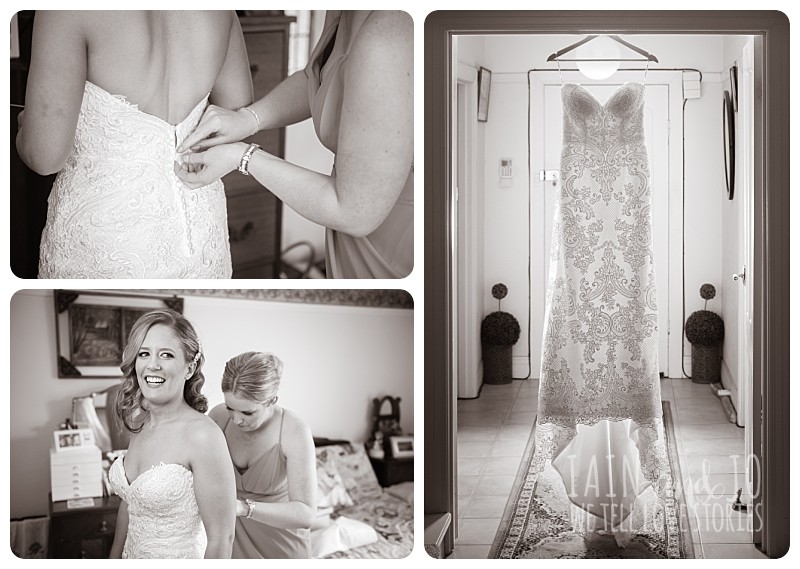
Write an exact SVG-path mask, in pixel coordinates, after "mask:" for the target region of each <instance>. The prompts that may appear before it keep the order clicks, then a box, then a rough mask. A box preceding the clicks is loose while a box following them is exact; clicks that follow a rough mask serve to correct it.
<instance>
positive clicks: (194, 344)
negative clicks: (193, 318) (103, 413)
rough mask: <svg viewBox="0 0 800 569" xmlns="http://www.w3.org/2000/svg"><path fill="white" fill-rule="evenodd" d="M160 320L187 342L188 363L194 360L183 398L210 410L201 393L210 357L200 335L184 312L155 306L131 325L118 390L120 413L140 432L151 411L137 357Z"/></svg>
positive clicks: (131, 428) (118, 414) (197, 406)
mask: <svg viewBox="0 0 800 569" xmlns="http://www.w3.org/2000/svg"><path fill="white" fill-rule="evenodd" d="M156 324H163V325H165V326H169V327H170V328H172V330H173V332H175V335H176V336H178V339H179V340H180V341H181V344H183V357H184V359H185V360H186V362H187V363H194V371H193V373H192V376H191V377H190V378H189V379H188V380H186V382H185V383H184V385H183V398H184V400H185V401H186V403H188V404H189V406H190V407H192V408H194V409H196V410H197V411H199V412H200V413H205V412H206V410H208V400H207V399H206V396H205V395H203V394H202V393H201V390H202V388H203V384H204V383H205V381H206V379H205V376H203V371H202V370H203V363H205V361H206V358H205V355H204V354H203V352H202V351H201V350H200V341H199V340H198V338H197V332H195V330H194V327H193V326H192V323H191V322H189V320H187V319H186V317H184V316H183V315H182V314H180V313H178V312H176V311H174V310H171V309H169V308H162V309H158V310H153V311H152V312H148V313H147V314H144V315H142V316H141V317H140V318H139V319H138V320H137V321H136V323H135V324H134V325H133V327H132V328H131V332H130V334H129V335H128V343H127V345H126V346H125V350H124V351H123V352H122V365H120V369H121V370H122V374H123V378H122V384H121V386H120V389H119V392H118V393H117V401H116V406H115V408H116V413H117V416H118V417H119V419H120V420H121V421H122V423H123V424H124V425H125V428H126V429H128V430H129V431H130V432H132V433H138V432H139V431H141V430H142V426H143V421H142V419H143V417H144V415H143V412H147V407H146V403H145V401H144V396H143V395H142V390H141V388H140V387H139V382H138V380H137V377H136V359H137V357H138V355H139V350H140V349H141V347H142V344H143V343H144V338H145V336H146V335H147V332H148V331H149V330H150V328H152V327H153V326H155V325H156Z"/></svg>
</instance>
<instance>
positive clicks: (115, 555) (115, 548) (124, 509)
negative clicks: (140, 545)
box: [108, 500, 128, 559]
mask: <svg viewBox="0 0 800 569" xmlns="http://www.w3.org/2000/svg"><path fill="white" fill-rule="evenodd" d="M127 538H128V504H127V503H126V502H125V500H120V502H119V510H118V511H117V526H116V528H115V529H114V542H113V543H112V544H111V551H110V552H109V555H108V558H109V559H122V550H123V548H124V547H125V540H126V539H127Z"/></svg>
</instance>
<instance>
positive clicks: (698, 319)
mask: <svg viewBox="0 0 800 569" xmlns="http://www.w3.org/2000/svg"><path fill="white" fill-rule="evenodd" d="M724 337H725V323H724V322H723V321H722V318H720V316H719V314H717V313H716V312H711V311H710V310H698V311H697V312H693V313H692V315H691V316H689V318H687V319H686V339H687V340H689V342H691V343H692V344H696V345H698V346H714V345H716V344H719V343H720V342H721V341H722V339H723V338H724Z"/></svg>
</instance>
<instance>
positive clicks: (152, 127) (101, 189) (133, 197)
mask: <svg viewBox="0 0 800 569" xmlns="http://www.w3.org/2000/svg"><path fill="white" fill-rule="evenodd" d="M252 99H253V87H252V79H251V76H250V70H249V65H248V61H247V54H246V51H245V47H244V38H243V35H242V31H241V28H240V27H239V21H238V18H237V17H236V14H235V13H234V12H233V11H207V12H203V11H164V10H154V11H102V10H101V11H62V10H58V11H47V10H45V11H37V12H36V16H35V21H34V30H33V41H32V53H31V66H30V72H29V75H28V86H27V95H26V101H25V104H26V106H25V111H24V112H23V113H21V114H20V129H19V132H18V134H17V149H18V151H19V155H20V157H21V158H22V160H23V161H24V162H25V164H27V165H28V166H29V167H30V168H31V169H32V170H34V171H35V172H37V173H39V174H52V173H55V172H58V176H57V177H56V180H55V183H54V185H53V189H52V190H51V192H50V197H49V199H48V212H47V222H46V225H45V228H44V231H43V234H42V240H41V245H40V262H39V277H40V278H229V277H230V276H231V259H230V246H229V243H228V228H227V214H226V206H225V194H224V191H223V186H222V182H221V181H220V180H219V179H215V180H210V181H209V183H208V184H207V185H206V186H204V187H203V188H200V189H199V190H197V191H186V190H185V186H184V185H183V184H182V183H181V181H180V180H179V179H178V178H177V176H175V172H174V165H175V162H176V159H177V153H176V148H177V146H178V145H180V143H181V142H182V141H183V139H184V138H185V137H186V136H187V135H188V134H189V133H190V132H191V131H192V130H193V129H194V127H195V126H196V125H197V123H198V122H199V120H200V117H201V116H202V114H203V111H204V110H205V109H206V107H207V106H208V104H209V103H213V104H215V105H219V106H221V107H225V108H239V107H242V106H243V105H247V104H249V103H251V102H252Z"/></svg>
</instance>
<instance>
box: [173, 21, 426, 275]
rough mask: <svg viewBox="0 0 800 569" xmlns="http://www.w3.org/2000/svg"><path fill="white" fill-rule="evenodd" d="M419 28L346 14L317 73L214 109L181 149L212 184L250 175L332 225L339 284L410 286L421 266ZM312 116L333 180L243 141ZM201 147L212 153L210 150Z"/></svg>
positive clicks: (325, 42)
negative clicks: (329, 156)
mask: <svg viewBox="0 0 800 569" xmlns="http://www.w3.org/2000/svg"><path fill="white" fill-rule="evenodd" d="M413 67H414V23H413V21H412V20H411V16H409V15H408V14H407V13H405V12H394V11H390V10H378V11H375V12H370V11H362V10H356V11H350V10H344V11H336V10H333V11H332V10H329V11H327V12H326V14H325V27H324V29H323V31H322V35H321V36H320V40H319V42H317V45H316V47H315V48H314V52H313V53H312V54H311V58H310V59H309V62H308V66H307V67H306V69H305V70H304V71H298V72H297V73H295V74H293V75H291V76H290V77H289V78H287V79H285V80H284V81H283V82H282V83H280V84H279V85H278V86H277V87H276V88H275V89H273V90H272V91H270V92H269V93H267V94H266V95H265V96H264V97H263V98H262V99H260V100H259V101H256V102H255V103H253V104H252V105H250V106H249V107H246V108H244V109H240V110H239V111H228V110H226V109H222V108H219V107H216V106H213V105H212V106H210V107H209V108H208V109H207V110H206V112H205V114H204V115H203V119H202V120H201V122H200V124H199V125H198V127H197V129H196V130H195V132H194V133H193V134H191V135H190V136H189V137H187V138H186V140H185V141H184V143H183V144H182V146H181V147H180V148H179V151H181V152H183V151H185V150H188V149H192V150H195V151H196V152H193V153H188V154H184V155H183V170H182V171H181V172H180V173H179V176H180V177H181V178H182V179H183V180H184V182H186V183H187V184H188V185H190V186H201V185H203V184H205V183H208V180H212V179H214V178H216V177H219V176H223V175H225V174H227V173H228V172H230V171H232V170H236V169H237V168H238V169H239V171H240V172H242V173H243V174H245V175H252V176H253V177H255V179H256V180H257V181H258V182H259V183H261V184H262V185H264V186H265V187H266V188H269V191H271V192H273V193H274V194H275V195H276V196H278V197H279V198H280V199H281V200H282V201H283V202H284V203H286V205H288V206H289V207H291V208H292V209H293V210H295V211H296V212H297V213H299V214H300V215H302V216H303V217H305V218H306V219H309V220H311V221H313V222H314V223H317V224H319V225H322V226H324V227H326V237H325V260H326V264H327V276H328V277H333V278H402V277H405V276H408V274H409V273H410V272H411V269H412V266H413V257H414V224H413V222H414V219H413V218H414V167H413V164H414V105H413V103H414V82H413V76H414V69H413ZM309 117H311V118H312V120H313V122H314V129H315V131H316V133H317V136H318V137H319V140H320V142H321V143H322V144H323V145H324V146H325V147H326V148H327V149H328V150H330V151H331V152H332V153H333V154H334V156H335V160H334V169H333V171H332V172H331V173H330V175H325V174H320V173H318V172H313V171H311V170H307V169H305V168H301V167H300V166H296V165H294V164H290V163H288V162H284V161H283V160H281V159H279V158H276V157H275V156H272V155H271V154H268V153H267V152H264V151H263V150H258V149H257V148H256V146H254V145H249V146H248V145H247V144H245V143H243V142H238V141H240V140H242V139H243V138H245V137H247V136H250V135H251V134H253V133H255V132H257V131H259V130H265V129H271V128H279V127H283V126H287V125H290V124H294V123H297V122H300V121H302V120H304V119H307V118H309ZM201 150H203V151H202V152H201Z"/></svg>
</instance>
